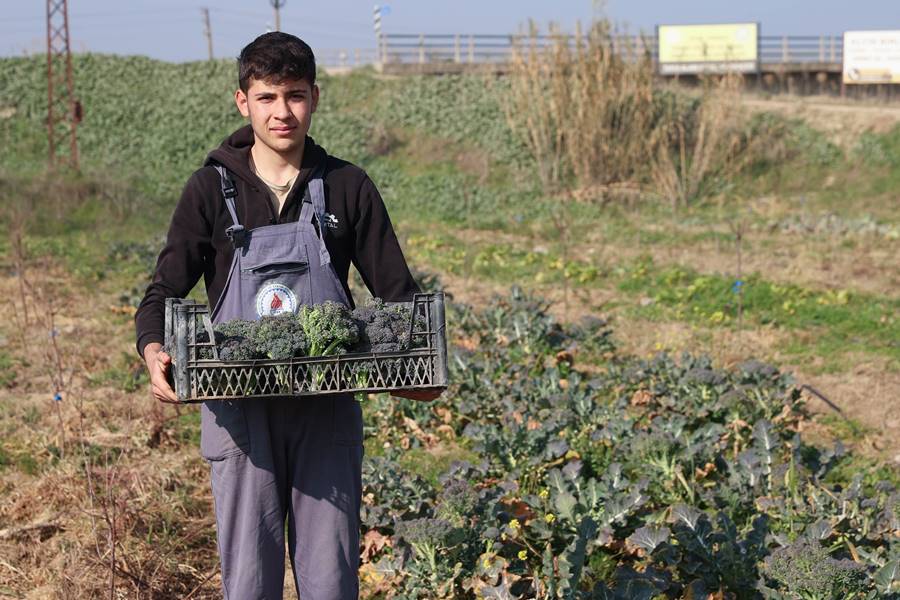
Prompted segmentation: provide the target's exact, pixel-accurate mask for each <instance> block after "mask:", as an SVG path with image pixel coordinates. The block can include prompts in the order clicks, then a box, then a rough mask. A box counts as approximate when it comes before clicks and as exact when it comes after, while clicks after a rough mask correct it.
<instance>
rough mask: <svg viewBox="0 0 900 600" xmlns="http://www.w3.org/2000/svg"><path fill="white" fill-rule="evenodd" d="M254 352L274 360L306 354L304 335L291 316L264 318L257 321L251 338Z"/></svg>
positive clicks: (301, 328)
mask: <svg viewBox="0 0 900 600" xmlns="http://www.w3.org/2000/svg"><path fill="white" fill-rule="evenodd" d="M251 339H252V340H253V342H254V344H255V346H256V351H257V352H258V353H259V354H261V355H264V356H266V357H267V358H273V359H276V360H284V359H287V358H291V357H294V356H301V355H303V354H306V351H307V341H306V334H305V333H304V332H303V327H302V326H301V325H300V321H298V320H297V318H296V317H295V316H294V315H293V314H282V315H274V316H266V317H263V318H262V319H260V320H259V321H257V323H256V327H255V328H254V330H253V336H252V338H251Z"/></svg>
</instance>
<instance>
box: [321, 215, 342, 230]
mask: <svg viewBox="0 0 900 600" xmlns="http://www.w3.org/2000/svg"><path fill="white" fill-rule="evenodd" d="M322 220H323V221H325V227H327V228H328V229H337V228H338V223H339V222H340V221H338V218H337V217H336V216H334V215H333V214H331V213H325V216H324V218H323V219H322Z"/></svg>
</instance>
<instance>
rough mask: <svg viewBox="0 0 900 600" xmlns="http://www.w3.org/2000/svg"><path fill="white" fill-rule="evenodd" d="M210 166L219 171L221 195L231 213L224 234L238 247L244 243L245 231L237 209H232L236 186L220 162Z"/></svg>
mask: <svg viewBox="0 0 900 600" xmlns="http://www.w3.org/2000/svg"><path fill="white" fill-rule="evenodd" d="M212 166H213V168H215V170H216V171H218V173H219V179H220V180H221V183H222V196H223V197H224V198H225V207H226V208H228V213H229V214H230V215H231V222H232V223H233V225H231V227H229V228H228V229H226V230H225V235H227V236H228V239H230V240H231V243H232V245H233V246H234V247H235V248H239V247H241V246H243V245H244V242H245V241H246V234H247V232H246V231H245V230H244V226H243V225H241V223H240V221H238V217H237V211H236V210H235V209H234V199H235V198H236V197H237V188H236V187H235V185H234V181H232V179H231V175H229V174H228V169H226V168H225V167H223V166H222V165H220V164H213V165H212Z"/></svg>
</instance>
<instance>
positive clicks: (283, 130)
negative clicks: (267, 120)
mask: <svg viewBox="0 0 900 600" xmlns="http://www.w3.org/2000/svg"><path fill="white" fill-rule="evenodd" d="M295 129H297V127H296V126H294V127H291V126H287V125H284V126H281V127H269V131H271V132H272V133H273V134H275V135H277V136H282V137H287V136H289V135H291V134H292V133H293V132H294V130H295Z"/></svg>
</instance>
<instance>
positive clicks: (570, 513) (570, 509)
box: [553, 492, 578, 523]
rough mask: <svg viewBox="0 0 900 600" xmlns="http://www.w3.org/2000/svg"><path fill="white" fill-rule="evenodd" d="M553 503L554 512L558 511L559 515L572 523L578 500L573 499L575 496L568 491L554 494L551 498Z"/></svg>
mask: <svg viewBox="0 0 900 600" xmlns="http://www.w3.org/2000/svg"><path fill="white" fill-rule="evenodd" d="M553 504H554V505H555V506H556V512H558V513H559V515H560V516H561V517H563V518H565V519H567V520H569V521H571V522H573V523H574V522H575V506H576V505H577V504H578V500H576V499H575V496H573V495H572V494H570V493H569V492H562V493H561V494H556V496H555V497H554V498H553Z"/></svg>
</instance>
